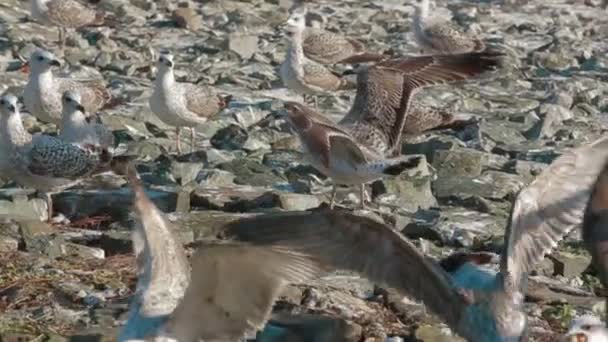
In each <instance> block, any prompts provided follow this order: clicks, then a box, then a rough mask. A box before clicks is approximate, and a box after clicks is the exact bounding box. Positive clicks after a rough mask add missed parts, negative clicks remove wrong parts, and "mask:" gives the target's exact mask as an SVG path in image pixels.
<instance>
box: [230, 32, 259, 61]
mask: <svg viewBox="0 0 608 342" xmlns="http://www.w3.org/2000/svg"><path fill="white" fill-rule="evenodd" d="M228 49H230V50H231V51H233V52H235V53H236V54H237V55H239V56H240V57H241V58H242V59H244V60H247V59H250V58H251V57H252V56H253V54H254V53H256V52H257V51H258V36H256V35H252V34H240V33H232V34H230V36H229V37H228Z"/></svg>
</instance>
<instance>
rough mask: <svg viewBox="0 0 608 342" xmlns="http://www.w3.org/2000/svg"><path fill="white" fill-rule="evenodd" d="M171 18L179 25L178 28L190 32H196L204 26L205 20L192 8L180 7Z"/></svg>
mask: <svg viewBox="0 0 608 342" xmlns="http://www.w3.org/2000/svg"><path fill="white" fill-rule="evenodd" d="M171 18H172V19H173V20H174V21H175V23H176V24H177V27H181V28H185V29H188V30H190V31H196V30H198V29H200V28H201V27H202V25H203V18H201V16H200V15H198V13H196V11H195V10H193V9H192V8H187V7H180V8H177V9H175V10H174V11H173V13H171Z"/></svg>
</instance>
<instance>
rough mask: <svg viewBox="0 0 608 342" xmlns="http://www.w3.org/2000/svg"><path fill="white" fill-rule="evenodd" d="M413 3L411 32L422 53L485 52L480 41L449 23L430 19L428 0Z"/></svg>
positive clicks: (417, 0)
mask: <svg viewBox="0 0 608 342" xmlns="http://www.w3.org/2000/svg"><path fill="white" fill-rule="evenodd" d="M413 1H414V7H415V13H414V19H413V21H412V32H413V33H414V38H415V39H416V42H417V43H418V45H420V47H421V48H422V50H423V52H425V53H438V54H458V53H466V52H480V51H483V50H485V48H486V47H485V44H484V42H483V41H481V40H480V39H477V38H475V37H473V36H471V35H468V34H465V33H464V32H463V31H462V30H460V29H459V28H458V27H457V26H455V25H454V24H452V23H451V22H450V21H445V20H441V19H438V18H432V17H430V16H429V5H430V4H429V3H430V0H413Z"/></svg>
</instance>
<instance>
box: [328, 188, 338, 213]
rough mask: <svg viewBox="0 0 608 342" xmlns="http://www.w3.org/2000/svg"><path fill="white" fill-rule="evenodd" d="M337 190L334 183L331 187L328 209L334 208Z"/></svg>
mask: <svg viewBox="0 0 608 342" xmlns="http://www.w3.org/2000/svg"><path fill="white" fill-rule="evenodd" d="M337 191H338V187H337V186H336V184H334V186H333V188H332V189H331V199H330V200H329V209H333V208H334V204H335V202H336V192H337Z"/></svg>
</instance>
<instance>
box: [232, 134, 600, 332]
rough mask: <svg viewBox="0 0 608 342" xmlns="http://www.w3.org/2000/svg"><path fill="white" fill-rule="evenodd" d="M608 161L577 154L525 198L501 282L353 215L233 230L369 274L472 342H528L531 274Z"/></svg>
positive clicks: (591, 148)
mask: <svg viewBox="0 0 608 342" xmlns="http://www.w3.org/2000/svg"><path fill="white" fill-rule="evenodd" d="M606 160H608V138H603V139H600V140H598V141H596V142H594V143H592V144H590V145H585V146H582V147H579V148H576V149H573V150H570V151H567V152H565V153H564V154H562V155H561V156H560V157H558V158H557V159H556V160H555V161H554V162H553V163H552V164H551V165H550V166H549V167H548V168H547V169H545V170H544V171H543V172H542V174H541V175H540V176H538V177H537V178H536V179H535V180H534V181H533V182H532V183H531V184H530V185H529V186H528V187H527V188H525V189H524V190H522V191H521V192H520V193H519V194H518V196H517V198H516V200H515V203H514V204H513V207H512V211H511V216H510V222H509V225H508V227H507V230H506V233H505V246H504V249H503V253H502V255H501V257H500V270H499V272H498V273H496V272H495V271H492V270H491V269H486V268H483V267H480V266H478V265H479V264H483V263H484V262H483V261H487V259H488V257H487V256H484V255H473V256H470V257H466V255H465V256H463V254H462V253H459V254H456V255H454V256H451V257H449V258H447V259H444V260H442V261H441V262H440V263H436V262H434V261H432V260H431V259H430V258H428V257H426V256H424V255H423V254H422V253H421V252H419V251H418V250H417V249H416V248H415V247H414V246H413V245H412V244H411V243H410V242H409V241H408V240H407V239H405V238H404V237H403V236H402V235H401V234H400V233H399V232H396V231H394V230H393V229H391V228H390V227H388V226H386V225H384V224H382V223H379V222H376V221H374V220H372V219H370V218H366V217H362V216H356V215H354V214H351V213H349V212H346V211H336V210H326V209H325V210H324V211H317V212H316V213H299V214H295V213H291V214H288V213H285V214H282V215H283V216H281V215H276V214H274V215H266V216H258V217H255V218H252V219H243V220H239V221H237V222H232V223H229V224H228V225H227V228H226V229H224V232H225V233H224V234H225V236H226V237H227V238H229V239H232V240H234V241H241V242H247V243H250V244H251V245H253V246H257V247H266V248H274V249H280V250H281V251H289V252H292V253H295V254H297V255H299V256H301V257H303V258H304V260H308V263H309V265H310V266H311V267H324V268H325V269H331V270H336V269H345V270H350V271H355V272H359V273H360V274H361V275H362V276H364V277H366V278H368V279H370V280H371V281H374V282H378V283H381V284H383V285H385V286H388V287H391V288H395V289H396V290H398V291H401V293H403V294H404V295H407V296H410V297H412V298H413V299H415V300H419V301H421V302H423V303H424V304H425V306H426V307H427V308H428V309H429V310H430V311H431V312H433V313H434V314H435V315H437V316H438V317H439V318H441V319H442V320H443V321H444V322H445V323H447V324H448V326H449V327H450V328H451V329H452V330H453V331H454V332H455V333H457V334H459V335H460V336H462V337H463V338H465V339H467V340H469V341H472V342H507V341H520V340H522V339H523V338H524V336H525V335H526V330H527V317H526V314H525V312H524V311H523V301H524V294H525V290H526V280H527V273H528V272H529V271H530V269H531V268H533V267H534V266H535V265H537V264H538V263H539V262H540V261H541V260H542V258H543V257H544V256H545V255H546V254H547V253H549V252H550V251H551V250H552V249H553V248H555V247H556V246H557V243H558V242H559V241H560V240H561V239H562V238H563V236H564V235H565V234H567V233H568V232H569V231H571V230H572V229H573V228H575V227H576V226H577V225H578V224H579V223H580V222H581V220H582V218H583V213H584V209H585V205H586V203H587V201H588V198H589V196H590V195H591V191H592V187H593V183H594V181H595V178H596V177H597V175H598V174H599V172H600V171H601V169H602V167H603V165H604V163H605V162H606ZM298 215H299V216H298ZM306 215H309V219H308V220H305V219H300V217H305V216H306ZM286 262H287V261H286ZM301 267H302V265H298V266H295V265H294V266H292V269H293V270H294V271H296V272H297V270H298V269H300V268H301ZM263 269H266V267H264V268H263ZM258 279H264V278H263V277H262V276H255V274H252V275H251V276H250V277H248V282H249V283H251V284H259V282H258ZM245 295H246V294H243V296H245Z"/></svg>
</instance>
